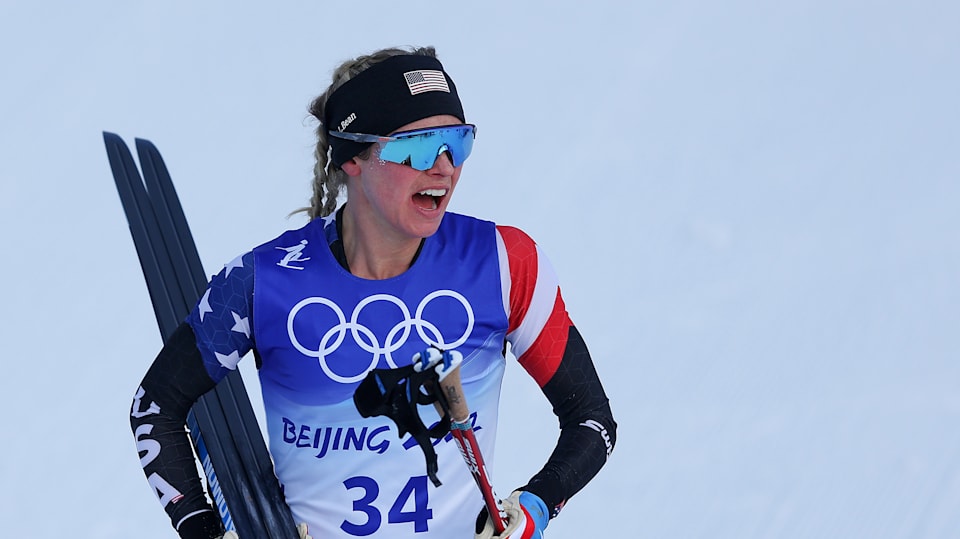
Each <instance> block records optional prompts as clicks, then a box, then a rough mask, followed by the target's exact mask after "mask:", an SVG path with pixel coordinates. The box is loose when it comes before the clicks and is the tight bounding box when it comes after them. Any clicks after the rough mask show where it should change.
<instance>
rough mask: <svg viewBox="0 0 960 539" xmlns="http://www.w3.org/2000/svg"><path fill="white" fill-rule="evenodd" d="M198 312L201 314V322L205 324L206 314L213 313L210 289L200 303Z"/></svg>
mask: <svg viewBox="0 0 960 539" xmlns="http://www.w3.org/2000/svg"><path fill="white" fill-rule="evenodd" d="M197 311H198V312H199V314H200V321H201V322H203V315H204V314H205V313H212V312H213V309H211V308H210V289H209V288H208V289H207V291H206V292H205V293H204V294H203V297H202V298H200V303H199V304H198V305H197Z"/></svg>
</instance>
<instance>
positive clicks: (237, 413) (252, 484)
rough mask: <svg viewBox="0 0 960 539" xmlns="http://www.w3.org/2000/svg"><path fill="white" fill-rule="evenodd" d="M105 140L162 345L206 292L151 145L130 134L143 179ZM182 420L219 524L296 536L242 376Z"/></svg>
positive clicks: (246, 532)
mask: <svg viewBox="0 0 960 539" xmlns="http://www.w3.org/2000/svg"><path fill="white" fill-rule="evenodd" d="M103 140H104V143H105V144H106V148H107V156H108V158H109V160H110V168H111V170H112V172H113V178H114V180H115V181H116V184H117V191H118V192H119V194H120V201H121V203H122V204H123V209H124V213H125V214H126V216H127V221H128V223H129V225H130V233H131V235H132V236H133V241H134V244H135V245H136V249H137V255H138V257H139V258H140V265H141V267H142V268H143V276H144V278H145V280H146V282H147V289H148V290H149V293H150V299H151V301H152V303H153V309H154V313H155V314H156V317H157V324H158V326H159V328H160V335H161V337H162V338H163V341H164V342H166V341H167V339H168V338H169V337H170V335H171V334H172V333H173V331H174V329H176V327H177V326H178V325H179V324H180V323H181V322H182V321H183V320H184V319H185V318H186V317H187V315H188V314H189V312H190V309H192V308H193V306H194V304H196V302H197V301H198V300H199V299H200V296H201V295H202V294H203V293H204V291H205V290H206V287H207V282H208V281H207V277H206V274H205V272H204V270H203V266H202V264H201V262H200V256H199V254H198V252H197V248H196V245H195V243H194V241H193V235H192V234H191V233H190V228H189V226H188V225H187V219H186V216H185V215H184V213H183V208H182V207H181V205H180V200H179V198H178V197H177V193H176V191H175V189H174V187H173V181H172V180H171V178H170V174H169V172H168V171H167V168H166V165H165V164H164V162H163V159H162V157H161V156H160V152H159V151H158V150H157V148H156V147H155V146H154V145H153V144H152V143H151V142H149V141H147V140H143V139H136V148H137V155H138V157H139V160H140V165H141V167H142V170H143V178H142V179H141V177H140V173H139V172H138V170H137V165H136V163H135V162H134V160H133V156H132V154H131V153H130V150H129V149H128V148H127V145H126V144H125V143H124V142H123V140H122V139H121V138H120V137H119V136H117V135H115V134H113V133H108V132H104V133H103ZM187 421H188V423H187V426H188V428H189V430H190V435H191V437H192V439H193V442H194V448H195V449H196V451H197V456H198V459H199V460H200V463H201V465H202V467H203V469H204V471H205V472H206V475H207V487H208V493H209V495H210V496H211V498H213V501H214V504H215V505H216V506H217V508H218V509H219V511H220V516H221V519H222V520H223V522H224V526H225V527H226V528H227V529H228V530H230V529H235V530H236V532H237V534H238V535H239V536H240V537H241V538H243V539H253V538H258V539H260V538H266V539H299V535H298V533H297V530H296V525H295V523H294V520H293V516H292V515H291V513H290V508H289V507H287V505H286V502H285V501H284V497H283V492H282V491H281V488H280V484H279V481H278V480H277V477H276V474H275V473H274V469H273V461H272V460H271V458H270V454H269V452H268V451H267V447H266V444H265V443H264V440H263V436H262V435H261V433H260V427H259V424H258V423H257V419H256V416H255V415H254V412H253V407H252V406H251V404H250V399H249V397H248V395H247V391H246V388H245V387H244V384H243V379H242V378H241V376H240V373H239V372H238V371H233V372H231V373H230V374H229V375H228V376H227V377H226V378H225V379H224V380H223V381H221V382H220V383H219V384H217V386H216V387H215V388H214V389H213V390H211V391H210V392H209V393H207V394H206V395H204V396H203V397H202V398H201V399H200V400H199V401H198V402H197V403H196V404H195V405H194V406H193V409H192V410H191V412H190V416H189V417H188V420H187Z"/></svg>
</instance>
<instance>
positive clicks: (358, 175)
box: [343, 115, 463, 240]
mask: <svg viewBox="0 0 960 539" xmlns="http://www.w3.org/2000/svg"><path fill="white" fill-rule="evenodd" d="M460 123H461V122H460V120H459V119H458V118H457V117H455V116H450V115H442V116H430V117H429V118H424V119H422V120H417V121H416V122H412V123H409V124H407V125H404V126H402V127H400V128H399V129H397V130H396V132H400V131H411V130H414V129H423V128H427V127H439V126H444V125H458V124H460ZM379 152H380V147H379V146H378V145H377V144H374V145H373V146H372V148H371V152H370V157H369V158H368V159H359V158H353V159H352V160H351V161H348V162H347V163H344V165H343V169H344V171H346V172H347V174H349V175H350V176H351V179H350V183H351V188H350V191H349V198H348V200H349V202H350V206H352V207H353V210H354V211H357V212H365V213H366V215H363V216H362V217H363V219H362V220H363V221H367V222H371V221H372V223H373V224H374V225H375V226H377V228H378V229H379V230H380V232H381V233H382V234H384V235H386V236H388V237H389V238H391V239H398V240H404V239H414V238H426V237H428V236H431V235H433V234H434V233H435V232H436V231H437V228H439V227H440V221H441V219H442V218H443V214H444V212H445V211H446V209H447V204H448V203H449V201H450V196H451V195H452V194H453V189H454V188H455V187H456V186H457V180H458V179H459V178H460V171H461V169H462V168H463V164H461V165H460V166H459V167H454V166H453V163H452V162H451V161H450V156H449V155H447V154H446V153H444V154H442V155H440V156H439V157H437V161H436V162H435V163H434V164H433V167H431V168H429V169H427V170H416V169H414V168H411V167H409V166H407V165H400V164H397V163H391V162H388V161H384V160H381V159H379Z"/></svg>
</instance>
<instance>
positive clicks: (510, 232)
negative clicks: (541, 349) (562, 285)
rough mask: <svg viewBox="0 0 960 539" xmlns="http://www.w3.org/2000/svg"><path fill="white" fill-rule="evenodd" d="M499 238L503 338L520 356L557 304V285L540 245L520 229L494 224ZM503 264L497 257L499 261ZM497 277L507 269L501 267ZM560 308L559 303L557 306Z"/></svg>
mask: <svg viewBox="0 0 960 539" xmlns="http://www.w3.org/2000/svg"><path fill="white" fill-rule="evenodd" d="M497 232H498V233H499V235H500V236H501V237H502V239H503V244H504V248H505V250H506V252H507V257H506V258H507V260H508V265H509V280H510V282H509V284H507V285H504V286H502V288H503V289H506V290H509V298H510V299H509V302H508V303H509V309H508V310H507V314H508V319H509V324H508V328H507V340H508V341H510V344H511V346H512V350H513V354H514V355H515V356H517V357H518V358H520V357H521V356H523V355H524V354H525V353H526V351H527V350H528V349H529V348H530V347H531V346H532V345H533V344H534V342H535V341H536V340H537V339H538V338H539V336H540V332H541V331H542V330H543V328H544V326H545V325H546V324H547V320H548V319H549V318H550V317H551V315H552V314H553V313H554V311H555V310H556V307H557V297H558V293H559V285H558V281H557V275H556V273H554V271H553V266H551V265H550V262H549V260H547V258H546V257H545V256H544V255H543V253H542V252H541V251H540V248H539V247H538V246H537V245H536V244H535V243H534V242H533V240H532V239H530V237H529V236H527V235H526V234H524V233H523V232H522V231H520V230H519V229H516V228H512V227H505V226H501V227H497ZM502 264H503V262H502V260H501V265H502ZM500 273H501V279H503V277H505V274H506V273H507V272H505V271H501V272H500ZM561 309H562V307H561Z"/></svg>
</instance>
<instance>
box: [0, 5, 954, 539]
mask: <svg viewBox="0 0 960 539" xmlns="http://www.w3.org/2000/svg"><path fill="white" fill-rule="evenodd" d="M957 6H958V5H957V4H956V3H955V2H951V1H942V2H936V1H922V0H921V1H918V2H911V3H909V6H908V5H907V4H904V3H903V2H885V1H881V2H866V1H852V0H840V1H837V0H833V1H826V0H824V1H807V2H759V1H755V2H751V1H732V2H704V1H677V2H651V1H646V0H644V1H636V2H626V1H623V2H619V3H615V2H609V1H603V0H598V1H594V2H589V3H588V2H574V1H554V2H526V3H520V2H508V1H505V0H502V1H501V0H496V1H493V0H491V1H484V2H470V3H463V2H447V3H443V2H439V3H438V2H422V1H416V0H404V1H402V2H390V3H386V2H364V3H362V4H361V3H353V2H319V1H316V2H307V1H285V2H271V3H267V2H261V3H258V4H256V5H252V4H250V3H247V2H226V1H208V2H183V1H173V2H149V3H148V2H135V1H117V2H106V1H96V2H44V1H36V2H13V1H12V0H7V1H5V2H3V3H2V4H0V51H2V52H0V77H2V79H0V252H2V264H0V277H2V284H3V290H4V292H3V294H2V299H0V304H2V305H3V308H2V309H0V332H2V334H0V337H2V341H0V342H2V347H3V359H2V360H0V361H2V365H3V367H2V371H0V410H2V415H0V418H2V419H0V421H2V423H0V427H2V428H0V436H2V443H0V456H2V457H0V484H2V485H3V488H2V489H0V522H2V527H3V529H4V531H3V535H4V536H6V537H35V538H44V537H49V538H55V537H57V538H58V537H65V536H69V537H77V538H121V537H123V538H126V537H138V538H144V539H146V538H154V537H156V538H162V537H173V536H174V535H173V532H172V530H171V529H170V527H169V524H168V522H167V519H166V515H165V514H164V513H163V511H162V510H161V508H160V506H159V504H158V503H157V502H156V500H155V499H154V497H153V496H152V495H151V494H150V490H149V488H148V486H147V484H146V481H145V480H144V478H143V476H142V473H141V470H140V466H139V462H138V458H137V454H136V451H135V448H134V443H133V437H132V435H131V433H130V431H129V426H128V417H127V416H128V413H129V405H130V400H131V397H132V395H133V391H134V390H135V389H136V386H137V383H138V381H139V380H140V377H141V376H142V375H143V373H144V372H145V370H146V367H147V365H148V364H149V362H150V361H151V360H152V359H153V356H154V355H155V353H156V351H157V350H158V348H159V344H160V339H159V335H158V332H157V329H156V326H155V321H154V319H153V314H152V311H151V307H150V302H149V298H148V296H147V293H146V289H145V287H144V284H143V279H142V277H141V274H140V268H139V265H138V262H137V258H136V255H135V252H134V249H133V243H132V241H131V239H130V236H129V233H128V230H127V227H126V221H125V219H124V217H123V214H122V211H121V207H120V203H119V200H118V198H117V195H116V192H115V189H114V186H113V182H112V179H111V175H110V170H109V167H108V164H107V158H106V154H105V152H104V148H103V142H102V138H101V132H102V131H103V130H108V131H113V132H116V133H118V134H120V135H121V136H123V137H124V138H125V139H126V140H127V141H128V142H132V140H133V138H134V137H143V138H148V139H151V140H152V141H153V142H155V143H156V144H157V146H158V147H159V148H160V150H161V152H162V153H163V155H164V157H165V158H166V161H167V164H168V166H169V168H170V170H171V173H172V175H173V178H174V180H175V182H176V185H177V187H178V189H179V192H180V197H181V199H182V201H183V204H184V207H185V210H186V213H187V216H188V218H189V220H190V223H191V226H192V228H193V231H194V234H195V236H196V240H197V244H198V246H199V249H200V252H201V254H202V257H203V260H204V264H205V266H206V268H207V271H208V273H214V272H216V271H218V270H219V268H220V267H221V265H222V264H223V263H225V262H226V261H228V260H231V259H232V258H233V257H234V256H236V255H237V254H239V253H241V252H243V251H245V250H247V249H249V248H250V247H252V246H253V245H256V244H258V243H260V242H262V241H265V240H267V239H270V238H272V237H273V236H275V235H277V234H278V233H279V232H281V231H283V230H285V229H287V228H293V227H299V226H300V225H301V224H302V223H303V218H302V217H301V216H296V217H293V218H289V219H288V218H287V214H288V213H289V212H290V211H291V210H294V209H295V208H298V207H300V206H303V205H305V204H306V203H307V199H308V197H309V190H310V187H309V185H310V178H311V168H312V165H313V161H312V150H311V148H312V144H313V136H312V129H313V128H314V126H315V125H314V124H313V123H312V122H310V121H309V119H308V117H307V113H306V107H307V104H308V102H309V101H310V99H311V98H312V97H314V96H315V95H316V94H318V93H320V92H321V91H323V89H325V88H326V86H327V84H328V82H329V77H330V73H331V71H332V69H333V68H334V67H335V66H336V65H338V64H339V63H340V62H341V61H343V60H345V59H348V58H351V57H353V56H356V55H358V54H362V53H367V52H370V51H372V50H375V49H377V48H380V47H384V46H392V45H413V44H431V45H434V46H436V47H437V48H438V51H439V54H440V56H441V59H442V60H443V61H444V63H445V65H446V67H447V69H448V71H449V72H450V73H451V74H452V76H453V77H454V79H455V80H456V82H457V85H458V87H459V88H460V94H461V98H462V99H463V102H464V105H465V109H466V111H467V115H468V120H469V121H472V122H475V123H476V124H478V125H479V137H478V139H477V144H476V147H475V151H474V155H473V156H472V157H471V159H470V161H469V162H468V163H467V165H466V168H465V171H464V173H463V176H462V179H461V183H460V187H459V188H458V191H457V193H456V196H455V199H454V201H453V204H452V209H453V210H455V211H459V212H464V213H470V214H474V215H478V216H481V217H485V218H488V219H492V220H496V221H498V222H501V223H504V224H512V225H516V226H520V227H522V228H523V229H525V230H526V231H528V232H529V233H530V234H531V235H532V236H533V237H534V238H536V239H537V240H538V242H539V243H540V244H541V245H542V246H543V248H544V249H545V250H546V252H547V253H548V254H549V255H550V257H551V259H552V260H553V262H554V265H555V266H556V269H557V271H558V273H559V274H560V277H561V282H562V284H563V289H564V295H565V298H566V301H567V305H568V308H569V311H570V312H571V315H572V316H573V318H574V320H575V322H576V323H577V324H578V326H579V327H580V329H581V331H582V333H583V334H584V335H585V337H586V339H587V342H588V344H589V346H590V348H591V351H592V353H593V356H594V358H595V361H596V363H597V367H598V369H599V371H600V374H601V376H602V378H603V380H604V382H605V384H606V387H607V390H608V393H609V395H610V398H611V402H612V405H613V409H614V412H615V415H616V417H617V419H618V421H619V424H620V430H619V443H618V445H617V449H616V451H615V453H614V455H613V457H612V458H611V460H610V462H609V464H608V466H607V467H606V468H605V469H604V470H603V471H602V472H601V474H600V475H599V476H598V477H597V478H596V480H595V481H593V482H592V483H591V484H590V485H589V486H588V487H587V488H586V489H585V490H584V491H583V492H582V493H581V494H580V495H578V496H577V497H575V498H574V499H573V500H572V501H571V502H570V503H569V505H568V507H567V508H566V509H565V510H564V512H563V514H561V516H560V517H559V519H557V520H555V521H553V522H552V523H551V525H550V528H549V529H548V536H549V537H550V538H552V539H561V538H575V537H578V538H579V537H656V538H663V537H693V538H698V537H704V538H721V537H724V538H738V539H739V538H753V537H758V538H759V537H763V538H766V537H844V538H846V537H872V538H876V537H957V536H958V534H960V511H958V510H957V509H958V506H960V429H958V428H957V425H958V419H960V387H958V386H960V364H958V336H960V284H958V278H960V136H958V135H960V127H958V126H960V105H958V103H960V100H958V95H960V78H958V73H960V32H958V31H957V29H958V28H960V8H958V7H957ZM244 363H252V361H249V360H248V361H246V362H244ZM244 368H245V369H247V371H245V372H246V373H247V374H249V369H250V365H246V366H245V367H244ZM502 410H503V412H502V415H503V417H504V422H503V428H502V431H501V434H500V442H499V446H498V447H499V449H498V454H497V457H498V458H497V467H496V469H495V470H494V482H495V484H496V485H497V487H498V489H499V490H500V491H501V492H509V490H510V489H511V488H513V487H515V486H517V485H519V484H522V483H523V482H524V481H526V479H527V478H528V477H529V476H530V475H531V474H532V473H534V472H535V471H536V470H537V469H538V468H539V466H540V465H541V463H542V462H543V461H544V459H545V458H546V456H547V454H548V453H549V451H550V448H551V447H552V445H553V442H554V439H555V436H556V424H555V420H554V419H553V418H552V415H551V414H550V411H549V407H548V406H547V404H546V402H545V401H544V399H542V397H541V396H540V395H539V393H538V391H537V389H536V387H535V385H534V384H533V383H532V382H531V381H530V380H529V379H528V378H526V376H525V375H524V374H523V373H522V371H520V370H519V369H516V368H512V369H511V370H509V371H508V379H507V382H506V385H505V395H504V401H503V407H502ZM465 518H472V515H465ZM318 539H322V538H318Z"/></svg>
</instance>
